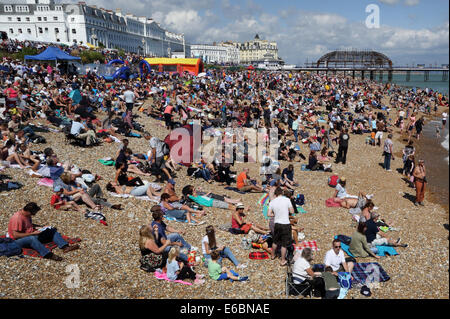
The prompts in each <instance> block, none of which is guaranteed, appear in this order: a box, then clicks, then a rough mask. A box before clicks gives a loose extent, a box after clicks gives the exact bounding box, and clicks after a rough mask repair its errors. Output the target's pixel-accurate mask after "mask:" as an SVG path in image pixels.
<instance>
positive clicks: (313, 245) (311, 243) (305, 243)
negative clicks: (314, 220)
mask: <svg viewBox="0 0 450 319" xmlns="http://www.w3.org/2000/svg"><path fill="white" fill-rule="evenodd" d="M303 248H311V250H312V251H318V250H319V247H317V242H316V241H315V240H309V241H308V240H305V241H302V242H301V243H300V244H298V246H296V247H295V250H302V249H303Z"/></svg>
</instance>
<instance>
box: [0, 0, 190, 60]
mask: <svg viewBox="0 0 450 319" xmlns="http://www.w3.org/2000/svg"><path fill="white" fill-rule="evenodd" d="M0 31H4V32H6V33H7V35H8V37H9V38H10V39H17V40H21V41H25V40H29V41H41V42H51V43H64V44H68V45H72V44H73V43H77V44H80V45H88V46H96V47H105V48H108V49H123V50H124V51H127V52H133V53H140V54H144V55H146V56H160V57H170V56H171V54H172V52H178V53H179V52H184V55H185V56H187V57H188V56H190V48H189V45H187V44H186V43H185V38H184V34H179V33H174V32H170V31H168V30H165V29H164V28H162V27H161V25H160V24H159V23H158V22H156V21H154V20H153V19H151V18H147V17H136V16H134V15H132V14H125V13H122V12H121V11H120V10H119V9H116V10H114V11H113V10H108V9H104V8H97V7H96V6H94V5H88V4H86V3H85V2H78V3H76V4H72V3H71V4H56V3H55V1H54V0H1V1H0Z"/></svg>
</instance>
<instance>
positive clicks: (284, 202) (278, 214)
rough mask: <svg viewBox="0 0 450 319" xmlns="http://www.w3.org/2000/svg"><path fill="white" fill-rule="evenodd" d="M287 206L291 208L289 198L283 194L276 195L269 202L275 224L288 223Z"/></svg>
mask: <svg viewBox="0 0 450 319" xmlns="http://www.w3.org/2000/svg"><path fill="white" fill-rule="evenodd" d="M289 208H292V209H293V207H292V203H291V200H290V199H289V198H287V197H285V196H278V197H277V198H275V199H274V200H272V201H271V202H270V204H269V209H271V210H272V212H273V213H274V214H275V218H274V223H275V224H285V225H286V224H290V221H289Z"/></svg>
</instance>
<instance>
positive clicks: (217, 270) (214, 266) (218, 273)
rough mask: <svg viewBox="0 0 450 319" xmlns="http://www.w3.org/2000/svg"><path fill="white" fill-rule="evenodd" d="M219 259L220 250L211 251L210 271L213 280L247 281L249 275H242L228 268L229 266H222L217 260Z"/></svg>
mask: <svg viewBox="0 0 450 319" xmlns="http://www.w3.org/2000/svg"><path fill="white" fill-rule="evenodd" d="M218 260H219V252H218V251H217V250H214V251H212V252H211V261H210V262H209V263H208V273H209V277H211V279H213V280H217V281H219V280H225V279H229V280H230V281H233V280H236V281H246V280H248V277H247V276H245V277H241V276H239V274H238V273H236V272H234V271H233V270H231V269H230V270H228V268H227V267H221V266H220V264H219V263H218V262H217V261H218Z"/></svg>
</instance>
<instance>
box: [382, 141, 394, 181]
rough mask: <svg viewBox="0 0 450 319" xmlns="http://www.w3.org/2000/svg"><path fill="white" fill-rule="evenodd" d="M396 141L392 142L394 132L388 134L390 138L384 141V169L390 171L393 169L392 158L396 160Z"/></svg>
mask: <svg viewBox="0 0 450 319" xmlns="http://www.w3.org/2000/svg"><path fill="white" fill-rule="evenodd" d="M393 148H394V143H393V142H392V134H389V135H388V138H387V139H386V140H385V141H384V149H383V156H384V169H385V170H386V171H388V172H390V171H392V170H391V159H392V160H394V152H393Z"/></svg>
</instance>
